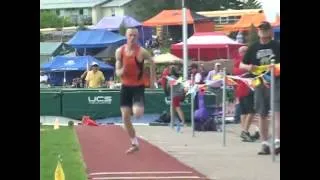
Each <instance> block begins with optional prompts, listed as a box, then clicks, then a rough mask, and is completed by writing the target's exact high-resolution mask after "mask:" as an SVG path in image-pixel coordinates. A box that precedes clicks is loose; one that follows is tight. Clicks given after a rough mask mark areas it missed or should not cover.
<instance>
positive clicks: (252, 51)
mask: <svg viewBox="0 0 320 180" xmlns="http://www.w3.org/2000/svg"><path fill="white" fill-rule="evenodd" d="M272 34H273V31H272V27H271V25H270V23H269V22H265V21H264V22H262V23H261V24H260V26H259V27H258V35H259V41H258V42H256V43H254V44H252V46H250V47H249V49H248V51H247V53H246V55H245V56H244V58H243V61H242V63H241V64H240V68H242V69H245V70H248V71H249V72H252V71H254V70H255V68H256V67H257V66H260V65H269V64H270V63H271V59H274V60H275V63H280V42H278V41H275V40H272V36H273V35H272ZM260 82H261V84H260V85H258V86H257V87H256V88H255V93H254V94H255V111H256V113H258V114H259V115H260V131H261V132H260V133H261V140H262V149H261V151H260V152H259V153H258V154H259V155H267V154H270V146H269V143H268V132H269V131H268V130H269V128H268V127H269V123H268V120H267V117H268V114H269V110H270V89H269V88H268V85H267V84H265V83H264V81H263V80H262V79H260ZM274 104H275V109H274V110H275V116H276V141H275V142H272V143H275V145H276V150H275V153H276V154H279V153H280V76H278V77H276V79H275V98H274Z"/></svg>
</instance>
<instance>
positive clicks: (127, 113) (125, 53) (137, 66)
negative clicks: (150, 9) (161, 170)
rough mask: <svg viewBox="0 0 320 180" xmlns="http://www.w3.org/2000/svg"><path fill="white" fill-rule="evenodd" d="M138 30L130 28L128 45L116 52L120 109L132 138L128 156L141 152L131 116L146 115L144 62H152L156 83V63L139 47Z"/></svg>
mask: <svg viewBox="0 0 320 180" xmlns="http://www.w3.org/2000/svg"><path fill="white" fill-rule="evenodd" d="M138 35H139V34H138V30H137V29H135V28H128V29H127V31H126V37H127V44H125V45H123V46H121V47H119V48H118V49H117V50H116V55H115V56H116V75H117V76H119V77H120V79H121V84H122V85H121V90H120V109H121V116H122V120H123V122H124V125H125V127H126V129H127V131H128V134H129V136H130V138H131V147H130V148H129V149H128V150H127V152H126V153H127V154H129V153H133V152H135V151H138V150H139V143H138V139H137V137H136V133H135V130H134V128H133V125H132V122H131V120H130V119H131V115H132V113H133V115H134V116H135V117H136V118H139V117H141V116H142V115H143V113H144V80H143V69H144V67H143V65H144V60H148V61H150V62H151V68H152V70H151V73H152V74H151V77H152V78H150V79H151V84H153V82H154V75H153V74H154V72H155V71H154V63H153V59H152V57H151V55H150V54H149V52H148V51H147V50H145V49H144V48H142V47H140V46H139V45H138V42H137V40H138Z"/></svg>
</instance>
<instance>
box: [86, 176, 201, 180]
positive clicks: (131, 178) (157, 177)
mask: <svg viewBox="0 0 320 180" xmlns="http://www.w3.org/2000/svg"><path fill="white" fill-rule="evenodd" d="M108 179H112V180H124V179H130V180H134V179H149V180H151V179H156V180H157V179H201V178H200V177H199V176H149V177H97V178H92V180H108Z"/></svg>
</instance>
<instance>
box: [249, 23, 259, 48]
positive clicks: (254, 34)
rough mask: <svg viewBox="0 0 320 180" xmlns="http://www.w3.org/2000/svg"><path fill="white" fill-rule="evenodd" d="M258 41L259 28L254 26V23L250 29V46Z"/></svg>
mask: <svg viewBox="0 0 320 180" xmlns="http://www.w3.org/2000/svg"><path fill="white" fill-rule="evenodd" d="M258 41H259V36H258V33H257V28H256V27H254V25H253V24H252V25H251V27H250V31H249V38H248V46H251V45H252V44H254V43H255V42H258Z"/></svg>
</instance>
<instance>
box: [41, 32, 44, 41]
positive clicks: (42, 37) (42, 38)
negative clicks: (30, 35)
mask: <svg viewBox="0 0 320 180" xmlns="http://www.w3.org/2000/svg"><path fill="white" fill-rule="evenodd" d="M43 40H44V36H43V34H42V33H41V32H40V42H42V41H43Z"/></svg>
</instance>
